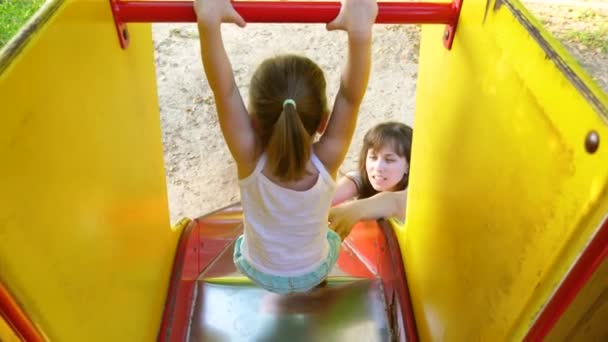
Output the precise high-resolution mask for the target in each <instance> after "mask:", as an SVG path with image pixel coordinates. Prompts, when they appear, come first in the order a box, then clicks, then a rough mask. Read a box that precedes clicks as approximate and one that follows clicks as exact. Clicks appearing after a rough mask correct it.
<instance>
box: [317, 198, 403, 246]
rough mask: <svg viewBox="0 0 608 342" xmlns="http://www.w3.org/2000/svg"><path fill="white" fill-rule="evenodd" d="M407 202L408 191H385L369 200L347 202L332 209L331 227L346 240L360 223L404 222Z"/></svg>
mask: <svg viewBox="0 0 608 342" xmlns="http://www.w3.org/2000/svg"><path fill="white" fill-rule="evenodd" d="M406 202H407V190H402V191H396V192H390V191H385V192H381V193H379V194H376V195H374V196H372V197H369V198H365V199H361V200H356V201H351V202H346V203H343V204H341V205H338V206H336V207H334V208H331V209H330V211H329V225H330V227H331V228H332V229H333V230H334V231H336V233H338V235H340V237H341V238H342V239H344V238H346V236H347V235H348V234H349V233H350V231H351V230H352V229H353V226H354V225H355V224H356V223H357V222H359V221H363V220H377V219H380V218H387V217H396V218H399V219H401V220H403V219H404V218H405V209H406Z"/></svg>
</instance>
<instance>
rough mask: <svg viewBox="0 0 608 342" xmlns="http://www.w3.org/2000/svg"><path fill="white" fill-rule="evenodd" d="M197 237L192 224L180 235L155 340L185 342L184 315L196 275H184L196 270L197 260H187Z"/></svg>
mask: <svg viewBox="0 0 608 342" xmlns="http://www.w3.org/2000/svg"><path fill="white" fill-rule="evenodd" d="M198 236H199V227H198V224H197V222H196V221H191V222H190V223H188V225H187V226H186V228H184V230H183V231H182V234H181V236H180V240H179V243H178V245H177V250H176V253H175V259H174V261H173V270H172V273H171V280H170V283H169V290H168V294H167V299H166V302H165V309H164V312H163V319H162V322H161V327H160V332H159V334H158V340H159V341H185V340H186V334H187V332H188V314H189V313H190V309H191V305H192V296H193V294H194V286H195V283H196V276H195V277H192V275H191V274H187V273H189V272H188V271H187V270H188V269H197V268H198V257H196V256H195V258H192V257H191V256H192V252H196V250H195V249H196V248H197V246H198ZM189 252H190V253H189ZM189 256H190V257H189Z"/></svg>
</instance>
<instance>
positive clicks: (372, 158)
mask: <svg viewBox="0 0 608 342" xmlns="http://www.w3.org/2000/svg"><path fill="white" fill-rule="evenodd" d="M367 158H369V159H371V160H376V159H378V157H376V156H374V155H371V156H368V157H367Z"/></svg>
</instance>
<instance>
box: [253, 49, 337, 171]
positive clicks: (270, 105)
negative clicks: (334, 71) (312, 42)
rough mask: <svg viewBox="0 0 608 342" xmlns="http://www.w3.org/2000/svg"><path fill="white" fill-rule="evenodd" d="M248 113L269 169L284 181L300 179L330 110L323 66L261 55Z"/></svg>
mask: <svg viewBox="0 0 608 342" xmlns="http://www.w3.org/2000/svg"><path fill="white" fill-rule="evenodd" d="M286 100H292V101H293V102H292V101H286ZM294 104H295V105H294ZM249 112H250V113H251V115H252V116H253V118H254V120H255V124H256V129H257V132H258V134H259V136H260V138H261V141H262V147H263V148H264V150H265V151H266V154H267V157H268V161H267V163H268V166H269V168H270V170H271V172H272V174H273V175H274V176H276V177H277V178H278V179H280V180H282V181H293V180H298V179H300V178H301V177H302V176H304V175H305V174H306V165H307V163H308V160H309V159H310V154H311V146H312V143H313V139H314V135H315V133H316V132H317V129H318V128H319V126H320V124H321V122H322V120H323V117H324V115H325V114H326V113H327V112H328V110H327V99H326V96H325V77H324V75H323V71H322V70H321V68H319V67H318V66H317V65H316V64H315V63H314V62H313V61H312V60H310V59H308V58H306V57H302V56H296V55H282V56H277V57H273V58H270V59H267V60H265V61H264V62H262V64H260V66H259V67H258V68H257V70H256V71H255V73H254V74H253V77H252V79H251V85H250V88H249Z"/></svg>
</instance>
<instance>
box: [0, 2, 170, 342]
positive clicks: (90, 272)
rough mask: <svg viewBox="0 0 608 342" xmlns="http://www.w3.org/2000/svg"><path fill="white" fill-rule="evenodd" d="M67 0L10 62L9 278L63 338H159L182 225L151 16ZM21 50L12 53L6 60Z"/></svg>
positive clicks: (4, 140) (5, 260) (0, 131)
mask: <svg viewBox="0 0 608 342" xmlns="http://www.w3.org/2000/svg"><path fill="white" fill-rule="evenodd" d="M129 30H130V36H131V45H130V47H129V49H128V50H122V49H120V46H119V43H118V38H117V36H116V29H115V27H114V24H113V20H112V15H111V12H110V7H109V2H108V1H107V0H95V1H93V0H88V1H85V0H82V1H81V0H73V1H64V2H63V3H60V6H59V7H58V8H57V10H56V11H55V12H54V14H53V15H52V16H50V18H49V20H48V21H46V22H44V21H42V22H40V23H39V25H38V29H36V30H35V31H34V32H33V33H32V34H31V36H30V37H29V39H28V40H26V41H24V42H23V44H25V45H24V46H23V47H22V48H20V49H18V52H19V53H16V54H13V55H12V56H11V55H10V54H8V53H7V52H6V51H4V52H5V54H4V58H6V59H5V60H4V62H5V63H4V64H3V65H4V67H3V68H2V70H3V71H1V74H0V103H2V108H1V111H2V115H0V156H1V158H2V167H1V168H0V189H2V190H1V191H0V241H2V243H1V244H0V280H1V281H2V282H3V283H4V284H5V286H7V288H8V289H9V291H10V292H11V293H12V294H13V295H14V296H15V297H16V299H17V300H18V302H19V303H21V304H22V307H23V309H24V311H25V312H26V314H27V315H28V316H29V318H30V319H31V320H32V321H33V322H34V323H35V324H36V326H37V327H39V329H40V330H41V331H42V332H43V333H44V334H45V335H46V336H48V338H49V339H50V340H53V341H152V340H154V339H155V338H156V336H157V333H158V329H159V326H160V319H161V313H162V309H163V304H164V299H165V295H166V290H167V286H168V282H169V274H170V269H171V266H172V261H173V255H174V251H175V246H176V243H177V239H178V237H179V233H180V231H178V230H176V231H173V230H172V229H171V227H170V224H169V216H168V208H167V195H166V187H165V175H164V166H163V152H162V142H161V131H160V120H159V112H158V102H157V95H156V78H155V70H154V58H153V44H152V38H151V29H150V25H129ZM7 63H8V64H7Z"/></svg>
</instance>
